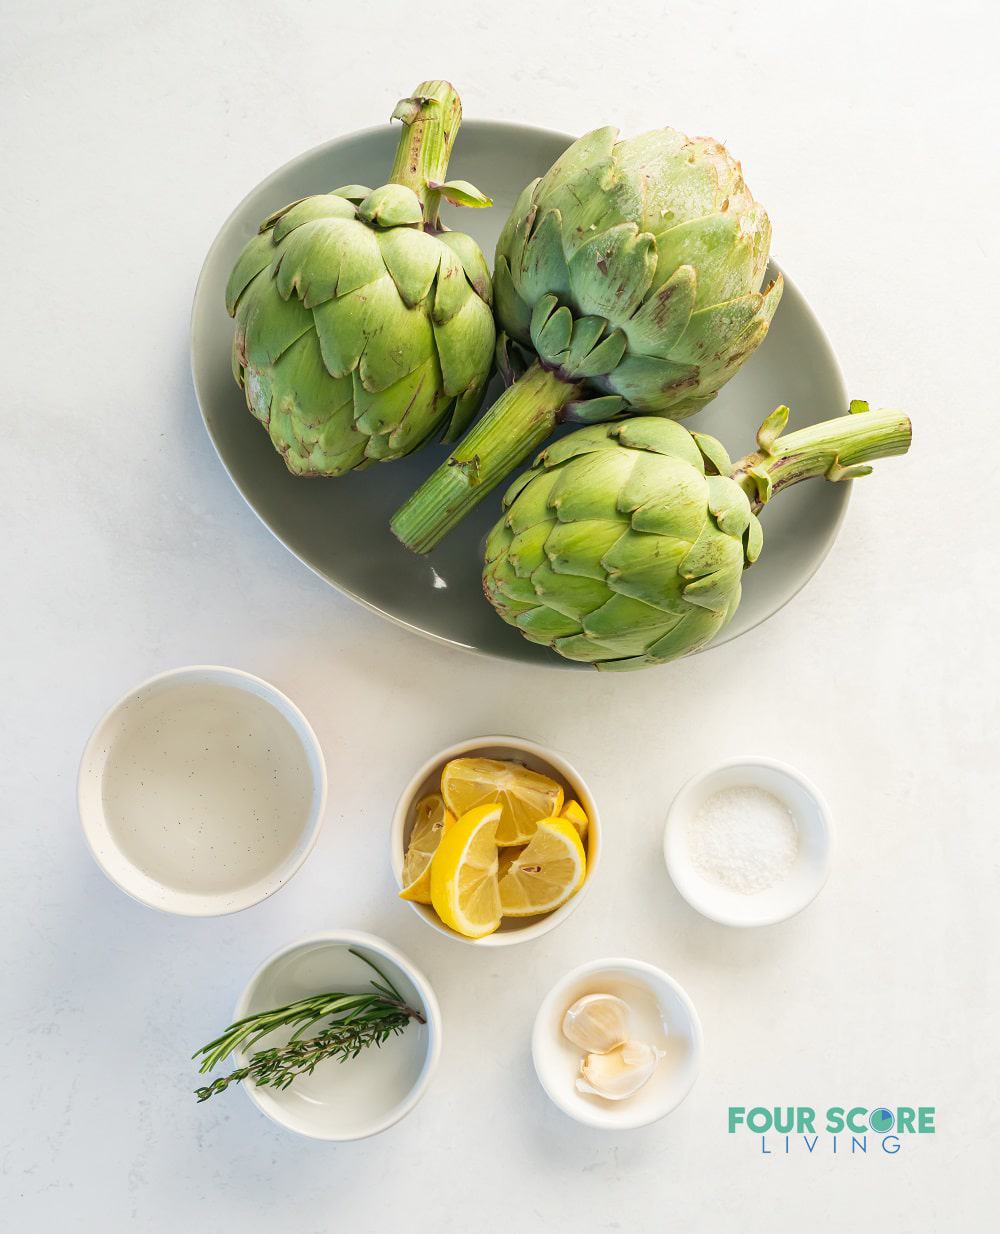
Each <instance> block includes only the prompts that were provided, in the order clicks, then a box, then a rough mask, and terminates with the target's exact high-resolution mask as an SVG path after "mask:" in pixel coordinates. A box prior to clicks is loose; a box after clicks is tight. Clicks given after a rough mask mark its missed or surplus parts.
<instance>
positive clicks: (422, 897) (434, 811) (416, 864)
mask: <svg viewBox="0 0 1000 1234" xmlns="http://www.w3.org/2000/svg"><path fill="white" fill-rule="evenodd" d="M454 821H455V818H454V815H452V814H449V813H448V811H447V809H446V808H445V804H444V799H443V798H442V796H441V794H440V793H431V794H430V796H429V797H424V798H422V799H421V800H420V801H418V802H417V805H416V809H415V811H414V821H413V830H412V831H411V832H410V843H409V844H408V845H407V849H406V856H405V857H404V858H403V890H402V891H401V892H400V893H399V897H400V899H401V900H414V901H416V903H418V904H430V902H431V860H432V859H433V857H434V854H435V853H436V852H437V846H438V844H440V842H441V837H442V835H444V833H445V832H446V831H447V830H448V828H449V827H451V825H452V824H453V823H454Z"/></svg>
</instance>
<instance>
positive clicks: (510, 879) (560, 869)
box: [500, 818, 587, 917]
mask: <svg viewBox="0 0 1000 1234" xmlns="http://www.w3.org/2000/svg"><path fill="white" fill-rule="evenodd" d="M586 874H587V858H586V855H585V853H584V851H583V844H582V843H581V841H580V837H579V835H578V834H577V830H576V828H575V827H574V826H573V824H572V823H571V822H568V821H567V820H566V819H564V818H545V819H542V820H541V821H540V822H539V823H538V825H537V829H536V831H535V834H534V837H533V838H532V839H531V840H530V841H529V842H528V846H527V848H525V850H524V852H523V853H521V855H520V856H519V857H517V858H516V859H515V860H514V861H513V862H512V863H511V866H510V869H509V870H508V871H507V873H506V874H505V875H504V876H503V878H502V879H501V880H500V908H501V911H502V912H503V915H504V916H505V917H533V916H534V915H535V914H536V913H551V912H552V910H553V909H556V908H558V907H559V905H560V904H565V903H566V901H567V900H568V899H569V898H570V896H571V895H573V894H574V892H576V891H578V890H579V888H580V886H581V885H582V883H583V880H584V878H585V877H586Z"/></svg>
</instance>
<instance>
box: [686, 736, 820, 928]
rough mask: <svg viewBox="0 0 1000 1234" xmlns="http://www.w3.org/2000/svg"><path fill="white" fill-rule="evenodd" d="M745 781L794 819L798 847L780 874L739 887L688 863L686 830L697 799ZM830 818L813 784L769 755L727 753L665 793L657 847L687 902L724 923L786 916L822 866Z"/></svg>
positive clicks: (815, 886)
mask: <svg viewBox="0 0 1000 1234" xmlns="http://www.w3.org/2000/svg"><path fill="white" fill-rule="evenodd" d="M737 787H750V788H762V789H765V790H766V791H767V792H769V793H773V794H774V796H775V797H777V798H778V799H779V800H780V801H782V802H783V803H784V804H785V806H786V807H787V809H788V811H789V813H790V814H791V815H792V817H793V818H794V819H795V821H796V824H797V825H798V832H799V851H798V855H797V857H796V859H795V863H794V865H793V866H792V868H791V870H790V871H789V873H788V874H787V876H786V877H784V878H783V879H781V881H780V882H777V883H775V884H774V886H772V887H768V888H766V889H764V890H763V891H757V892H754V893H752V894H750V895H745V894H743V893H741V892H739V891H733V890H731V889H730V888H728V887H724V886H722V885H721V884H719V883H716V882H713V881H711V880H710V879H707V878H705V877H704V875H703V874H701V873H700V871H699V870H698V869H697V868H696V867H695V865H694V864H693V862H692V860H691V857H690V853H689V851H688V847H687V841H686V830H687V827H688V825H689V821H690V820H691V818H692V817H693V816H694V815H695V814H697V812H698V810H699V809H700V808H701V807H702V805H703V804H704V803H705V801H706V800H707V799H708V798H709V797H711V796H712V795H713V793H717V792H720V791H722V790H724V789H729V788H737ZM832 847H833V822H832V819H831V817H830V811H829V808H828V807H827V804H826V802H825V801H824V800H823V798H822V796H821V795H820V793H819V790H818V789H817V788H816V787H815V786H814V785H813V784H811V783H810V782H809V780H807V779H806V778H805V776H803V775H801V774H800V773H799V772H797V771H796V770H795V769H794V768H793V767H789V766H788V765H787V764H786V763H781V762H778V760H777V759H773V758H758V757H746V758H733V759H729V760H728V761H727V762H725V763H721V764H720V765H719V766H717V767H713V768H711V769H710V770H708V771H705V772H702V773H701V774H700V775H697V776H694V777H693V778H692V779H690V780H688V782H687V783H686V784H685V785H684V787H683V788H682V789H681V790H680V792H679V793H678V794H677V796H676V797H675V798H674V800H673V804H672V805H671V807H670V811H669V813H668V814H667V824H666V828H665V829H664V834H663V855H664V858H665V860H666V863H667V870H668V871H669V873H670V877H671V879H672V880H673V883H674V886H675V887H676V888H677V890H678V891H679V892H680V893H681V895H682V896H683V897H684V899H685V900H687V902H688V904H690V905H691V907H692V908H695V909H697V910H698V912H699V913H702V914H703V915H704V916H705V917H709V918H711V920H712V921H718V922H719V923H720V924H722V925H730V926H762V925H774V924H775V923H776V922H779V921H785V920H787V919H788V918H789V917H794V916H795V914H796V913H799V912H801V911H802V909H804V908H805V907H806V905H807V904H810V903H811V902H812V901H813V900H814V899H815V898H816V896H817V895H818V894H819V893H820V891H821V890H822V887H823V884H824V883H825V882H826V880H827V877H828V876H829V873H830V862H831V854H832Z"/></svg>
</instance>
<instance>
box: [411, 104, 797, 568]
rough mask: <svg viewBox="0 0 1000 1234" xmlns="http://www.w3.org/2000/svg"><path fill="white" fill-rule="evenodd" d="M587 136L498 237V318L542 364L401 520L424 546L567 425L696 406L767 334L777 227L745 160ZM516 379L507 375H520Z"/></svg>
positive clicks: (721, 152) (661, 139) (414, 544)
mask: <svg viewBox="0 0 1000 1234" xmlns="http://www.w3.org/2000/svg"><path fill="white" fill-rule="evenodd" d="M616 137H617V130H616V129H614V128H603V129H597V130H595V131H594V132H593V133H589V134H587V136H585V137H581V138H580V140H579V141H577V142H574V144H573V145H572V146H570V148H569V149H568V150H567V151H566V152H565V153H564V154H563V155H562V157H561V158H560V159H559V160H558V161H557V162H556V163H555V164H554V165H553V167H552V168H550V170H549V171H548V172H547V173H546V174H545V175H544V176H543V177H542V178H541V179H540V180H536V181H535V182H534V183H533V184H529V185H528V187H527V188H526V189H525V190H524V192H523V193H522V194H521V196H520V198H519V199H518V201H517V204H516V205H515V206H514V209H513V212H512V213H511V215H510V218H509V219H508V220H507V223H506V225H505V226H504V229H503V232H502V233H501V235H500V240H499V242H498V244H497V251H496V264H495V269H494V286H495V295H496V313H497V318H498V321H499V323H500V326H501V327H502V329H503V331H505V335H503V336H501V347H500V349H499V350H500V354H501V360H502V361H503V360H504V358H505V357H506V355H507V341H508V339H510V340H513V341H514V342H515V343H516V344H517V345H518V346H519V347H520V348H523V349H524V350H525V351H526V352H527V353H528V356H529V358H533V359H534V363H533V364H532V365H531V367H530V368H529V369H528V371H527V373H526V374H525V375H524V376H523V377H521V378H520V380H518V381H515V382H514V384H513V385H512V386H511V388H510V389H509V390H508V391H507V392H506V393H505V394H504V395H502V396H501V398H500V399H499V400H498V401H497V403H496V404H494V406H493V407H492V408H491V410H490V411H489V412H488V413H487V414H486V415H485V416H484V417H483V419H482V420H481V421H480V422H479V423H478V424H477V425H476V426H475V427H474V428H473V430H472V431H471V432H470V433H469V435H468V436H467V437H466V438H465V440H464V441H463V442H461V444H460V445H459V446H458V447H457V448H456V449H455V450H454V451H453V453H452V454H451V456H450V457H449V458H448V459H447V461H446V462H445V463H444V464H443V465H442V466H441V467H440V468H438V470H437V471H436V472H435V473H434V474H433V475H432V476H431V477H430V479H428V481H427V482H426V483H425V484H424V485H423V486H422V487H421V488H420V489H419V490H418V492H417V493H416V494H415V495H414V496H413V497H412V498H411V499H410V501H409V502H407V503H406V505H405V506H404V507H403V508H402V509H401V510H400V511H399V512H398V513H397V515H396V517H395V518H394V520H393V530H394V531H395V532H396V534H397V535H398V536H399V538H400V539H401V540H402V541H403V542H404V543H405V544H407V545H408V546H409V547H410V548H413V549H414V550H416V551H417V552H427V551H429V550H430V549H431V548H433V547H434V545H435V544H436V543H437V542H438V541H439V540H440V539H441V537H442V536H443V535H444V534H446V532H447V531H448V530H449V529H450V528H451V527H453V526H454V525H455V523H457V522H458V521H459V519H461V518H462V517H463V516H464V515H465V514H466V513H467V512H468V510H469V509H471V508H472V506H473V505H475V504H476V502H478V501H480V500H481V499H482V498H483V497H484V496H485V495H486V494H487V493H488V492H489V491H490V489H491V488H493V486H494V485H496V484H497V483H499V482H500V480H502V479H503V478H504V476H506V475H507V474H508V473H509V472H510V471H511V470H512V469H513V468H514V467H515V466H516V465H517V464H518V463H520V462H521V461H522V460H523V459H524V458H526V457H527V456H528V454H530V452H531V451H532V450H533V449H535V448H536V447H537V446H538V445H539V444H540V443H541V442H542V441H544V440H545V438H546V437H548V436H549V435H550V434H551V433H552V431H553V429H554V428H555V426H556V424H557V423H559V422H561V421H574V422H582V423H588V424H589V423H595V422H600V421H604V420H607V419H610V418H612V417H617V416H621V415H624V414H635V413H637V412H642V413H652V414H655V415H662V416H668V417H670V418H671V419H675V420H676V419H683V418H684V417H685V416H689V415H692V414H693V413H694V412H696V411H698V410H699V409H700V408H702V407H703V406H704V405H705V404H706V403H707V402H709V401H710V400H711V399H712V398H714V397H715V395H716V393H717V392H718V391H719V389H720V388H721V387H722V386H723V385H724V383H725V382H726V381H728V380H729V378H730V377H732V376H733V374H734V373H735V372H736V371H737V370H738V368H739V367H740V365H741V364H742V363H743V361H744V360H745V359H746V358H747V357H748V356H749V355H750V354H751V353H752V352H753V351H754V350H755V349H756V348H757V346H758V345H759V344H760V343H761V341H762V340H763V338H764V336H765V335H766V334H767V330H768V326H769V324H770V321H771V318H772V316H773V315H774V311H775V309H776V308H777V305H778V301H779V300H780V298H781V292H782V281H781V278H780V276H779V278H777V279H776V280H775V281H774V282H772V283H770V284H768V286H767V287H766V288H765V289H764V291H761V290H760V287H761V283H762V280H763V278H764V274H765V270H766V268H767V261H768V250H769V246H770V241H771V225H770V223H769V222H768V218H767V214H766V213H765V212H764V208H763V207H762V206H761V205H760V204H759V203H758V202H756V201H755V200H754V198H753V197H752V195H751V194H750V191H749V189H748V188H747V186H746V184H745V182H744V180H743V174H742V171H741V170H740V165H739V163H737V162H735V161H734V160H733V159H732V157H731V156H730V155H729V153H728V152H727V151H726V149H725V147H723V146H721V145H719V143H718V142H715V141H712V140H710V139H708V138H701V137H698V138H689V137H685V136H684V135H683V134H682V133H678V132H676V131H675V130H674V129H660V130H657V131H656V132H652V133H646V134H644V135H643V136H641V137H635V138H633V139H631V140H628V141H616ZM512 375H513V374H512V373H511V376H512Z"/></svg>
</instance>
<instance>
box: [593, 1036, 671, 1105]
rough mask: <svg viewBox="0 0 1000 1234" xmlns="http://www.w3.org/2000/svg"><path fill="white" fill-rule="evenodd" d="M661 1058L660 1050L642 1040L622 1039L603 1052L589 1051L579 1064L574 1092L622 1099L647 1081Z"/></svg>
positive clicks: (606, 1098)
mask: <svg viewBox="0 0 1000 1234" xmlns="http://www.w3.org/2000/svg"><path fill="white" fill-rule="evenodd" d="M662 1057H663V1051H662V1050H658V1049H656V1047H655V1046H651V1045H647V1044H646V1042H645V1041H624V1042H622V1044H621V1045H618V1046H616V1047H615V1048H614V1049H613V1050H610V1051H609V1052H608V1053H606V1054H588V1055H587V1056H586V1057H585V1058H584V1059H583V1060H582V1061H581V1063H580V1075H579V1077H578V1078H577V1081H576V1088H577V1092H581V1093H593V1094H594V1096H595V1097H603V1098H604V1099H605V1100H606V1101H624V1100H625V1098H626V1097H632V1096H634V1095H635V1094H636V1093H637V1092H638V1091H639V1089H640V1088H642V1086H643V1085H644V1084H645V1083H646V1082H647V1081H648V1080H649V1078H650V1077H651V1076H652V1074H653V1072H654V1071H655V1070H656V1064H657V1063H658V1062H659V1061H660V1059H661V1058H662Z"/></svg>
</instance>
